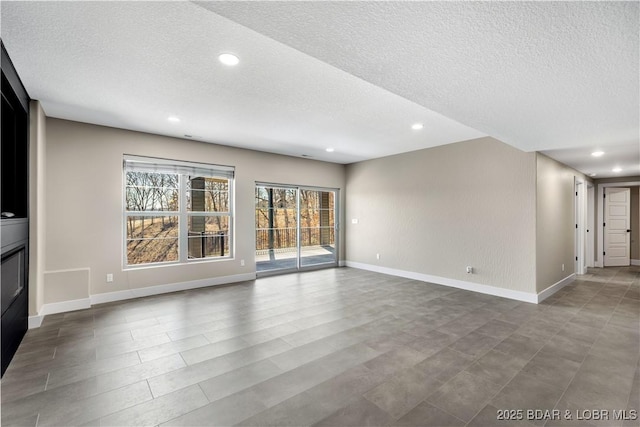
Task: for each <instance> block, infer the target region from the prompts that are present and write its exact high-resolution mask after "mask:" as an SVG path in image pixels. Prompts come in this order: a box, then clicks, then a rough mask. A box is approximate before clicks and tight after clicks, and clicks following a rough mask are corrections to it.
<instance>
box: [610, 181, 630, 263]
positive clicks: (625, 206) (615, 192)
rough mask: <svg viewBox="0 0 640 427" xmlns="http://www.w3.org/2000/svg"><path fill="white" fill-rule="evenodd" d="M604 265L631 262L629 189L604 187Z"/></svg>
mask: <svg viewBox="0 0 640 427" xmlns="http://www.w3.org/2000/svg"><path fill="white" fill-rule="evenodd" d="M604 194H605V199H604V265H605V267H608V266H615V267H623V266H628V265H630V264H631V213H630V212H631V189H630V188H624V187H614V188H605V193H604Z"/></svg>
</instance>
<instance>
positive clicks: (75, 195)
mask: <svg viewBox="0 0 640 427" xmlns="http://www.w3.org/2000/svg"><path fill="white" fill-rule="evenodd" d="M46 136H47V141H46V145H47V147H46V177H47V186H46V204H47V216H46V241H45V248H46V249H45V256H46V265H45V269H46V272H45V286H47V289H46V292H45V293H44V295H45V301H44V303H51V302H59V301H65V300H69V299H74V298H83V296H84V297H86V296H88V295H93V294H99V293H105V292H114V291H120V290H127V289H132V288H142V287H147V286H153V285H163V284H170V283H180V282H187V281H192V280H200V279H208V278H216V277H227V276H233V275H238V274H243V273H252V272H255V263H254V256H255V255H254V248H255V242H254V239H255V218H254V206H255V200H254V197H255V182H256V181H261V182H272V183H282V184H300V185H309V186H320V187H330V188H338V189H340V190H341V197H342V199H343V200H344V166H343V165H339V164H332V163H325V162H318V161H313V160H307V159H301V158H295V157H288V156H280V155H273V154H266V153H260V152H256V151H250V150H242V149H237V148H231V147H225V146H220V145H213V144H207V143H200V142H195V141H188V140H182V139H175V138H168V137H162V136H157V135H150V134H145V133H138V132H132V131H127V130H121V129H114V128H108V127H102V126H95V125H89V124H83V123H77V122H70V121H65V120H58V119H51V118H49V119H47V124H46ZM124 154H133V155H141V156H150V157H162V158H169V159H176V160H184V161H196V162H203V163H213V164H222V165H230V166H235V167H236V182H235V212H236V217H235V221H236V222H235V248H236V249H235V259H233V260H217V261H213V262H199V263H193V264H189V265H173V266H162V267H158V268H142V269H137V270H123V268H122V264H123V262H122V254H123V228H122V227H123V214H122V205H123V189H122V185H123V184H122V183H123V173H122V158H123V155H124ZM340 237H341V238H340V242H344V238H343V235H341V236H340ZM343 248H344V246H343ZM343 248H342V249H341V250H340V253H341V254H343V253H344V250H343ZM341 258H343V257H341ZM241 259H244V260H245V262H246V264H245V266H241V265H240V260H241ZM87 271H88V274H87ZM107 273H113V275H114V281H113V283H106V281H105V276H106V274H107ZM36 305H37V304H36ZM39 308H40V307H39V306H37V307H35V308H34V309H33V310H32V314H35V312H37V311H38V310H39Z"/></svg>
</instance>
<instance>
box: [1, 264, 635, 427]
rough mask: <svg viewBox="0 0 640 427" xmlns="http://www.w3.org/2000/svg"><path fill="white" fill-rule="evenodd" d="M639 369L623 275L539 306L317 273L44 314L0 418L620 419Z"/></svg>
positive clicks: (172, 421)
mask: <svg viewBox="0 0 640 427" xmlns="http://www.w3.org/2000/svg"><path fill="white" fill-rule="evenodd" d="M639 360H640V267H628V268H614V269H594V270H590V271H589V274H587V275H585V276H581V277H580V278H579V280H577V281H575V282H574V283H573V284H571V285H570V286H567V287H565V288H564V289H562V290H561V291H560V292H558V293H557V294H555V295H554V296H552V297H551V298H549V299H548V300H547V301H545V302H544V303H542V304H540V305H533V304H526V303H519V302H516V301H511V300H507V299H502V298H497V297H492V296H488V295H482V294H476V293H473V292H467V291H462V290H457V289H453V288H448V287H443V286H438V285H434V284H429V283H422V282H417V281H413V280H407V279H402V278H397V277H391V276H385V275H382V274H376V273H371V272H366V271H361V270H356V269H350V268H340V269H330V270H321V271H315V272H308V273H302V274H291V275H284V276H278V277H269V278H264V279H259V280H257V281H255V282H246V283H241V284H236V285H230V286H223V287H213V288H208V289H199V290H192V291H185V292H180V293H175V294H168V295H161V296H154V297H148V298H141V299H137V300H130V301H125V302H119V303H112V304H105V305H100V306H95V307H93V308H91V309H88V310H83V311H76V312H72V313H65V314H58V315H51V316H47V317H46V318H45V320H44V322H43V325H42V327H41V328H39V329H34V330H31V331H29V333H28V334H27V336H26V337H25V339H24V341H23V343H22V345H21V347H20V349H19V351H18V353H17V354H16V357H15V359H14V360H13V362H12V363H11V365H10V367H9V369H8V370H7V373H6V375H5V377H4V378H3V379H2V383H1V388H2V390H1V391H2V425H3V426H10V425H24V426H36V425H37V426H46V425H65V426H70V425H101V426H124V425H149V426H156V425H163V426H165V425H168V426H173V425H192V426H193V425H216V426H229V425H246V426H258V425H260V426H269V425H278V426H280V425H283V426H284V425H291V426H293V425H295V426H306V425H322V426H349V425H351V426H365V425H384V426H389V425H397V426H464V425H469V426H476V425H488V426H493V425H523V426H527V425H550V426H555V425H558V426H559V425H567V424H572V425H580V426H590V425H594V426H600V425H616V426H620V425H635V426H637V425H639V421H637V420H635V421H634V420H628V421H620V420H614V419H613V418H614V414H613V412H612V411H613V410H617V411H622V410H625V411H628V412H627V413H626V415H628V418H633V413H632V412H630V411H632V410H636V411H637V410H638V409H640V408H639V406H640V365H639ZM528 409H530V410H542V411H545V410H549V411H551V410H554V409H556V410H560V411H561V414H562V416H561V417H560V418H561V419H559V420H536V419H529V420H527V419H526V418H527V413H526V410H528ZM504 410H511V412H507V415H510V416H512V417H515V418H524V419H523V420H518V419H516V420H510V421H503V422H500V421H498V420H497V415H498V412H499V411H504ZM519 410H520V411H524V412H522V415H520V412H518V411H519ZM600 410H608V411H609V413H608V415H607V417H608V418H609V419H605V420H593V419H592V420H589V419H588V418H593V417H594V416H595V415H600V416H601V418H604V417H605V415H604V413H602V412H595V411H600ZM565 411H569V414H571V415H572V420H568V419H565V413H566V412H565ZM543 415H544V413H543ZM547 415H553V412H550V413H548V414H547ZM578 417H580V418H582V419H577V418H578ZM533 418H535V417H533Z"/></svg>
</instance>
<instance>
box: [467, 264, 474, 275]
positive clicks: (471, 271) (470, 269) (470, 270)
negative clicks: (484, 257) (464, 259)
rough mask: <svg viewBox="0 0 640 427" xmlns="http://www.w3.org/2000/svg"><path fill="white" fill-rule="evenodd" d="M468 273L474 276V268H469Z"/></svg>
mask: <svg viewBox="0 0 640 427" xmlns="http://www.w3.org/2000/svg"><path fill="white" fill-rule="evenodd" d="M467 273H469V274H473V267H471V266H467Z"/></svg>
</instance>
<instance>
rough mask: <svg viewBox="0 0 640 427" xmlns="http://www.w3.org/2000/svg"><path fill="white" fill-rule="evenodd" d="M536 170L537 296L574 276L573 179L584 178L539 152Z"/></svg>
mask: <svg viewBox="0 0 640 427" xmlns="http://www.w3.org/2000/svg"><path fill="white" fill-rule="evenodd" d="M536 168H537V173H536V176H537V179H536V181H537V184H536V188H537V190H536V192H537V201H536V261H537V262H536V289H537V291H538V293H539V292H542V291H543V290H545V289H547V288H548V287H550V286H552V285H554V284H556V283H557V282H559V281H561V280H562V279H564V278H566V277H568V276H570V275H571V274H573V273H575V236H576V235H575V231H576V230H575V224H576V222H575V178H576V177H580V178H582V179H583V180H587V179H586V177H585V176H584V175H583V174H581V173H580V172H578V171H576V170H574V169H572V168H570V167H568V166H567V165H565V164H562V163H560V162H557V161H556V160H553V159H551V158H549V157H547V156H545V155H543V154H540V153H537V154H536ZM563 264H564V270H563V269H562V265H563Z"/></svg>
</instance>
